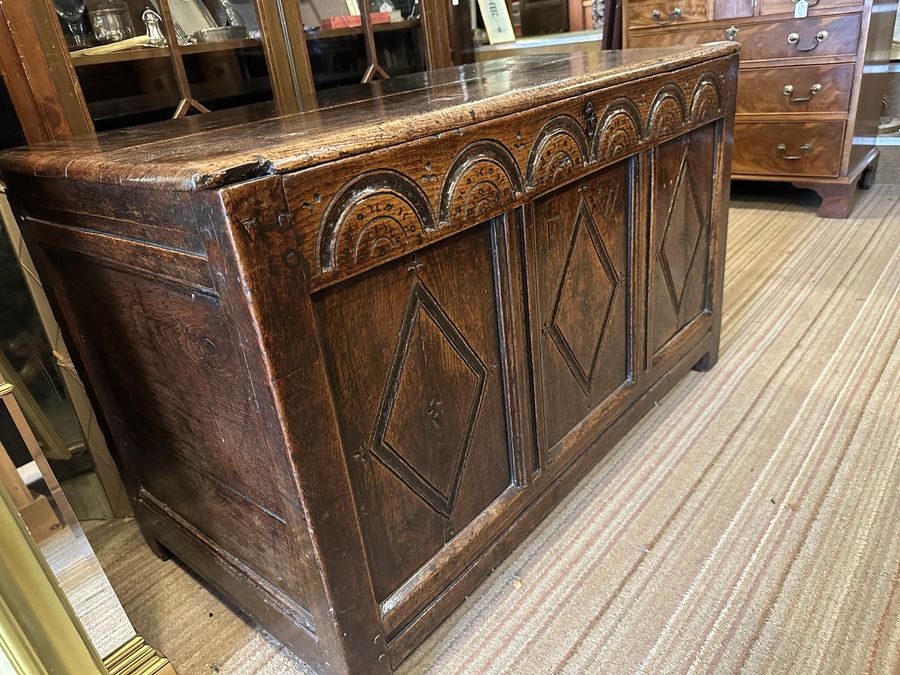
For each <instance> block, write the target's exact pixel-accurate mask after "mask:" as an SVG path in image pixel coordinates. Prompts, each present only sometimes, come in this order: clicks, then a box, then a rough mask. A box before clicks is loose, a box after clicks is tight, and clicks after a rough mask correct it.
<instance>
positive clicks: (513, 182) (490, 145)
mask: <svg viewBox="0 0 900 675" xmlns="http://www.w3.org/2000/svg"><path fill="white" fill-rule="evenodd" d="M521 192H522V178H521V176H520V174H519V168H518V166H517V165H516V161H515V160H514V159H513V157H512V155H510V154H509V151H508V150H507V149H506V148H504V147H503V146H502V145H501V144H499V143H497V142H496V141H479V142H477V143H472V144H471V145H469V146H467V147H466V148H464V149H463V150H462V152H460V153H459V155H457V157H456V159H455V160H454V162H453V165H452V166H451V167H450V171H449V173H448V174H447V179H446V180H445V181H444V189H443V190H442V192H441V208H440V220H441V223H442V224H445V223H451V222H455V223H466V222H478V221H479V220H484V219H486V218H489V217H491V216H495V215H497V214H499V213H501V212H502V211H503V210H504V207H505V206H506V205H507V204H510V203H511V202H513V201H514V200H515V199H516V197H517V196H518V195H519V194H520V193H521Z"/></svg>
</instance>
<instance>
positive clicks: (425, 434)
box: [372, 280, 487, 518]
mask: <svg viewBox="0 0 900 675" xmlns="http://www.w3.org/2000/svg"><path fill="white" fill-rule="evenodd" d="M425 379H429V380H431V381H435V382H444V383H453V386H448V387H447V389H445V390H443V391H442V392H441V393H440V394H436V395H434V396H428V395H427V394H426V395H425V396H424V397H423V396H422V393H423V391H424V392H427V391H428V388H427V387H425V386H423V380H425ZM486 380H487V366H485V364H484V362H483V361H482V360H481V359H480V358H479V356H478V354H476V353H475V351H474V350H473V349H472V347H471V346H470V345H469V343H468V342H467V341H466V339H465V338H464V337H463V335H462V334H461V333H460V332H459V329H458V328H457V327H456V326H455V325H454V324H453V322H452V321H451V320H450V318H449V317H448V316H447V314H446V312H444V310H443V309H442V308H441V306H440V304H438V301H437V300H436V299H435V297H434V296H433V295H432V294H431V292H429V290H428V289H427V288H426V287H425V285H424V284H423V283H422V282H421V281H419V280H416V281H415V283H414V284H413V288H412V293H411V294H410V299H409V304H408V305H407V308H406V313H405V316H404V319H403V324H402V325H401V327H400V338H399V340H398V343H397V350H396V352H395V353H394V358H393V362H392V364H391V368H390V371H389V373H388V378H387V382H386V384H385V390H384V393H383V394H382V402H381V407H380V410H379V414H378V416H377V418H376V419H377V423H376V427H375V437H374V442H373V444H372V452H373V454H374V455H375V456H376V457H377V458H378V459H379V460H380V461H381V462H382V464H384V465H385V466H386V467H388V468H389V469H390V470H391V471H392V472H393V473H394V475H396V476H397V478H399V479H400V480H401V481H402V482H403V483H404V484H405V485H406V486H407V487H408V488H409V489H410V490H412V491H413V492H414V493H415V494H417V495H418V496H419V497H420V498H421V499H422V500H424V501H425V502H426V503H428V504H429V505H430V506H431V507H432V508H433V509H434V510H435V511H437V512H438V513H440V514H441V515H442V516H444V517H445V518H450V516H451V515H452V513H453V505H454V502H455V501H456V495H457V493H458V492H459V484H460V481H461V479H462V472H463V466H464V465H465V460H466V454H467V453H468V450H469V445H470V444H471V441H472V435H473V434H474V430H475V421H476V419H477V418H478V413H479V411H480V410H481V405H482V400H483V395H484V388H485V382H486ZM424 439H428V442H423V441H424ZM436 458H442V460H443V461H441V460H436Z"/></svg>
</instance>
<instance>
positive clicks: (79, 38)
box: [53, 0, 88, 48]
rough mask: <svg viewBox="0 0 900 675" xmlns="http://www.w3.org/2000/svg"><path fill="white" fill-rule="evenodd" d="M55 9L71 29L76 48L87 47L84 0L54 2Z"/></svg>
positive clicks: (70, 33) (57, 0)
mask: <svg viewBox="0 0 900 675" xmlns="http://www.w3.org/2000/svg"><path fill="white" fill-rule="evenodd" d="M53 8H54V9H55V10H56V13H57V14H58V15H59V18H61V19H62V20H63V21H65V22H66V27H67V28H68V29H69V35H70V36H71V37H72V42H73V43H74V45H75V47H76V48H81V47H87V44H88V42H87V34H86V31H85V30H84V0H53Z"/></svg>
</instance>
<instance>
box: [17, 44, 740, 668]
mask: <svg viewBox="0 0 900 675" xmlns="http://www.w3.org/2000/svg"><path fill="white" fill-rule="evenodd" d="M736 52H737V47H736V45H733V44H731V43H721V44H718V45H711V46H706V47H695V48H690V49H679V50H633V51H629V52H606V53H600V54H592V55H584V54H575V55H571V56H563V57H559V56H552V57H540V58H534V57H530V58H525V59H510V60H506V61H497V62H491V63H486V64H480V65H477V66H470V67H466V68H464V69H460V70H451V71H438V72H435V73H430V74H428V75H424V76H417V77H412V78H410V79H408V80H405V81H404V80H399V79H398V80H392V81H391V82H390V84H389V85H388V87H389V88H388V87H385V90H386V92H387V93H385V95H381V96H369V97H363V98H362V99H360V100H358V101H356V102H353V103H345V104H341V105H336V106H334V107H331V108H328V109H319V110H315V111H311V112H307V113H304V114H300V115H292V116H286V117H271V118H267V119H257V120H255V121H250V120H249V118H250V117H252V116H251V115H250V114H249V113H248V114H247V117H248V119H247V120H246V121H240V120H237V119H235V118H234V114H231V115H230V116H226V118H225V120H217V118H216V116H215V115H212V116H198V117H194V118H188V119H186V120H183V121H181V123H179V124H163V125H160V126H157V127H149V128H148V129H147V130H145V131H125V132H114V133H110V134H106V135H101V136H100V137H98V138H97V139H87V140H85V141H76V142H73V143H70V144H65V145H49V146H34V147H32V148H24V149H20V150H15V151H11V152H8V153H6V154H5V155H3V156H2V157H0V167H2V170H3V172H4V177H5V179H6V180H7V182H8V186H9V191H10V193H11V194H12V196H13V198H14V202H15V209H16V213H17V217H18V218H19V220H20V222H21V225H22V229H23V231H24V233H25V236H26V238H27V242H28V245H29V249H30V251H31V254H32V256H33V257H34V260H35V263H36V264H37V265H38V268H39V270H40V274H41V276H42V278H43V280H44V283H45V285H46V287H47V288H48V290H49V293H50V296H51V298H52V302H53V303H54V306H55V310H56V312H57V313H58V315H59V318H60V319H61V323H62V324H63V325H64V326H65V328H66V330H67V333H68V338H69V341H70V344H71V346H72V347H73V354H74V355H75V356H76V357H77V360H78V367H79V370H80V371H81V374H82V375H83V377H84V378H85V381H86V382H88V383H89V385H90V389H91V391H92V392H93V396H94V397H95V400H96V403H97V405H98V408H99V409H100V410H101V411H102V414H103V419H104V423H105V425H106V429H107V432H108V434H109V437H110V438H111V439H112V440H113V441H114V446H115V450H116V455H117V458H118V461H119V462H120V464H121V469H122V472H123V474H124V476H125V478H126V481H127V484H128V486H129V490H130V492H131V496H132V499H133V500H134V505H135V510H136V514H137V517H138V520H139V523H140V525H141V528H142V530H143V532H144V533H145V535H146V537H147V540H148V542H149V543H150V544H151V546H153V547H154V548H155V550H156V551H157V552H158V553H160V554H164V553H166V552H171V553H172V554H174V555H176V556H177V557H179V558H180V559H182V560H183V561H184V562H185V563H186V564H188V565H189V566H191V567H192V568H193V569H194V570H196V571H197V573H198V574H199V575H201V576H202V577H203V578H205V579H206V580H207V581H209V582H210V583H211V584H213V585H214V586H215V587H216V588H218V589H219V590H220V591H221V592H222V593H224V594H225V595H226V596H227V597H229V598H230V599H231V600H232V601H233V602H234V603H235V604H236V605H237V606H238V607H240V608H241V609H242V610H244V611H245V612H246V613H247V614H248V615H249V616H251V617H253V618H254V619H255V620H257V621H258V622H259V623H260V624H262V625H263V626H265V627H266V628H267V629H268V630H269V631H270V632H271V633H273V634H274V635H275V636H277V637H278V638H280V639H281V640H282V641H284V642H285V643H286V644H287V645H289V646H290V647H291V648H292V649H294V650H296V651H297V653H299V654H300V655H302V656H303V658H305V659H306V660H307V661H308V662H309V663H311V664H313V665H314V666H315V667H316V668H318V669H319V670H321V671H323V672H326V671H327V672H331V671H336V672H356V673H376V672H387V671H389V670H390V669H391V668H392V667H394V666H396V664H397V663H399V662H400V661H401V660H402V659H403V658H404V657H405V656H406V655H407V654H408V653H409V652H410V651H411V650H412V649H413V648H414V647H415V646H416V645H417V644H418V643H419V642H420V641H421V640H422V639H423V637H424V636H425V635H427V633H428V632H429V631H431V630H432V629H434V627H435V626H436V625H437V624H438V623H439V622H440V621H442V620H443V619H444V618H445V617H446V616H447V614H448V613H449V612H450V611H451V610H452V609H453V608H454V607H455V606H456V605H458V604H459V603H460V602H461V601H462V600H463V598H464V597H465V595H466V594H467V593H469V592H471V590H472V589H473V588H474V587H475V585H476V584H478V582H479V581H480V580H482V579H483V578H484V577H485V576H486V575H488V574H489V573H490V570H491V569H492V567H493V566H495V565H496V564H497V562H498V561H499V560H500V559H502V558H503V556H505V555H506V554H507V553H509V551H510V550H512V548H513V547H514V546H515V545H516V544H517V543H518V542H520V541H521V540H522V539H523V538H524V537H525V536H526V535H527V534H528V532H529V531H530V530H531V529H532V528H533V527H534V526H535V525H536V523H537V522H538V521H539V520H540V519H541V518H543V517H544V516H545V515H546V514H547V512H548V511H549V510H550V509H551V508H552V507H553V505H554V504H555V503H557V502H559V501H560V500H561V499H562V498H563V497H564V496H565V494H566V492H567V491H568V490H570V489H571V487H572V486H573V485H574V483H575V482H576V481H577V480H578V479H579V478H580V477H581V476H583V475H584V474H585V472H586V471H587V469H588V468H589V467H590V466H591V465H592V464H593V463H594V462H595V461H596V460H597V459H598V458H599V457H600V456H601V455H602V454H603V453H604V452H606V451H607V450H608V449H609V448H610V447H611V446H612V445H613V444H614V443H615V442H616V440H617V439H619V438H620V437H621V436H622V435H623V434H624V433H625V432H626V431H627V430H628V429H629V428H630V427H631V426H632V425H633V424H634V423H635V421H636V420H637V419H639V418H640V416H641V415H642V414H643V413H644V411H646V410H647V409H648V408H649V407H651V406H652V405H653V403H654V402H655V401H656V400H658V399H659V398H660V397H661V396H662V395H663V394H664V393H665V392H666V391H667V390H669V389H670V388H671V387H672V386H673V385H674V384H675V383H676V382H677V381H678V379H679V378H681V377H682V376H683V375H684V374H685V373H686V372H687V371H689V370H690V369H691V368H692V367H694V368H697V369H700V370H703V369H707V368H709V367H711V366H712V365H713V364H714V362H715V361H716V358H717V353H718V345H719V329H720V323H721V316H722V314H721V303H722V266H723V260H724V255H725V227H726V218H727V195H728V185H729V183H728V173H729V172H728V168H729V162H730V153H731V138H732V129H733V114H734V102H735V95H736V76H737V67H738V61H737V53H736ZM366 91H370V90H366Z"/></svg>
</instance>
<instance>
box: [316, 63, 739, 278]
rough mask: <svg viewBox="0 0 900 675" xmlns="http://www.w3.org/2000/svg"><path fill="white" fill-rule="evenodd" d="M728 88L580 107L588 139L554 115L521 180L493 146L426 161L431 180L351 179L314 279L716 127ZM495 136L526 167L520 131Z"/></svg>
mask: <svg viewBox="0 0 900 675" xmlns="http://www.w3.org/2000/svg"><path fill="white" fill-rule="evenodd" d="M726 86H727V85H726V83H725V80H724V79H723V77H722V75H721V74H719V73H715V72H712V71H707V72H703V73H702V74H701V75H700V77H699V79H697V80H694V79H693V78H691V79H683V80H679V82H678V83H675V82H671V81H670V82H667V83H665V84H662V85H661V86H659V87H658V88H657V90H656V92H655V94H654V96H653V99H652V103H651V104H650V106H649V108H647V107H646V106H645V104H643V103H641V104H640V107H639V105H638V103H636V101H638V102H639V101H644V100H647V99H648V98H649V96H650V94H651V92H652V90H651V91H648V92H646V95H641V96H640V99H638V98H635V97H634V96H631V97H624V96H623V97H619V98H616V99H614V100H613V101H611V102H609V103H608V104H607V105H606V106H605V108H604V109H603V113H602V115H599V116H598V115H597V114H596V113H595V108H594V106H595V104H596V101H595V102H591V101H587V102H586V103H583V104H582V112H583V114H584V117H585V122H584V124H586V125H587V126H588V130H587V132H586V131H585V128H584V125H583V124H582V123H580V122H579V121H577V119H576V117H574V116H573V115H572V114H571V113H567V114H560V115H556V116H554V117H552V118H551V119H550V120H549V121H547V122H546V123H544V124H543V126H541V127H540V129H539V131H538V132H537V134H536V135H535V136H534V138H533V140H531V141H530V147H531V150H530V152H529V154H528V158H527V160H524V159H523V160H522V164H523V165H524V166H525V170H524V180H523V176H522V172H521V171H520V168H519V163H518V161H517V160H516V159H515V157H514V156H513V154H512V153H511V151H510V150H509V149H508V148H507V145H504V143H502V142H500V141H499V140H494V139H484V140H478V141H474V142H472V143H469V144H468V145H466V146H465V147H464V148H463V149H462V150H460V151H459V152H458V153H457V154H456V156H455V157H454V159H453V162H452V163H451V165H450V167H449V169H447V170H446V171H445V172H442V171H439V170H436V167H433V166H432V162H431V161H426V162H425V165H424V166H425V172H424V173H422V172H421V169H420V168H419V167H418V166H417V167H416V171H415V173H413V172H412V171H411V170H406V169H403V168H401V169H400V170H395V169H392V168H390V169H389V168H385V169H379V170H376V171H372V172H370V173H367V174H364V175H362V176H359V177H357V178H354V179H353V180H350V181H348V182H347V183H346V184H345V185H344V186H343V187H342V188H341V189H340V190H339V191H338V193H337V194H336V195H335V197H334V198H333V199H332V200H331V202H330V203H329V205H328V207H327V208H326V209H325V210H324V213H323V215H322V217H321V220H320V225H319V230H320V232H319V235H318V238H317V240H316V252H315V255H317V256H318V260H317V261H314V263H313V264H314V265H315V269H316V272H315V274H317V275H318V274H326V275H329V276H330V277H331V279H335V278H336V275H335V273H337V272H341V274H340V276H345V274H344V273H345V272H346V273H352V272H353V271H354V270H361V269H364V268H366V267H370V266H371V264H373V263H374V262H375V261H377V260H380V259H390V258H394V257H396V256H397V255H400V254H401V253H404V252H408V251H411V250H415V249H416V248H418V247H420V246H422V245H424V244H425V243H426V241H428V240H430V239H434V238H437V237H440V236H442V235H443V234H444V231H443V229H442V228H447V227H450V228H454V227H459V226H464V225H466V224H474V223H477V222H481V221H483V220H486V219H487V218H491V217H494V216H497V215H499V214H501V213H503V212H505V211H507V210H509V209H511V208H513V207H514V206H516V205H517V204H518V203H519V201H520V199H521V198H522V195H523V193H524V192H526V191H527V192H533V191H541V192H543V191H547V190H552V189H554V188H556V187H557V186H559V185H561V184H562V183H564V182H565V181H567V180H569V179H571V178H574V177H576V176H578V175H582V174H584V173H585V172H586V171H588V170H590V168H591V167H594V166H598V165H605V164H610V163H613V162H615V161H617V160H619V159H623V158H625V157H628V156H629V155H632V154H635V153H636V152H639V151H640V150H641V149H643V148H644V147H645V146H647V145H648V144H649V143H651V142H652V141H653V140H654V139H658V138H663V137H669V136H676V135H678V134H680V133H683V132H686V131H688V130H689V129H691V128H694V127H696V126H698V125H702V124H707V123H709V122H711V121H713V120H715V119H718V118H719V117H721V116H722V115H723V114H724V106H725V97H724V95H723V92H724V91H725V87H726ZM688 91H692V93H691V95H690V107H688V105H687V104H686V101H685V93H684V92H688ZM645 96H646V97H645ZM642 110H645V111H646V120H644V116H643V115H642V113H641V111H642ZM576 114H577V113H576ZM495 133H497V134H498V136H501V137H504V136H503V135H504V134H507V135H508V143H509V144H511V146H510V147H514V148H515V150H516V152H517V153H518V156H519V157H520V159H521V153H522V151H524V150H525V148H527V147H529V140H530V139H529V138H528V136H527V135H526V134H525V133H523V128H522V127H521V126H518V127H512V128H504V127H499V128H497V129H496V130H495ZM406 174H409V176H413V175H414V176H415V178H411V177H409V176H408V175H406ZM440 181H443V182H440ZM438 185H440V186H441V188H440V190H439V191H438V189H437V186H438ZM318 199H319V197H318V195H315V196H314V197H313V199H312V200H310V199H309V198H307V200H306V201H304V202H303V208H306V209H310V210H312V209H313V208H314V203H313V202H315V201H316V200H318ZM432 205H434V207H435V208H434V209H433V207H432ZM432 235H433V236H432Z"/></svg>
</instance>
